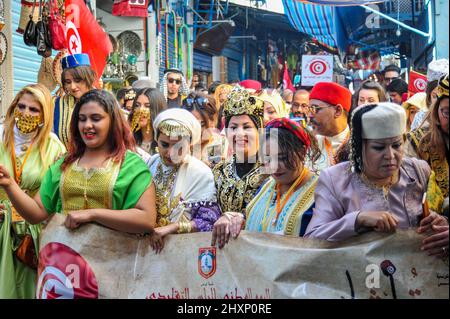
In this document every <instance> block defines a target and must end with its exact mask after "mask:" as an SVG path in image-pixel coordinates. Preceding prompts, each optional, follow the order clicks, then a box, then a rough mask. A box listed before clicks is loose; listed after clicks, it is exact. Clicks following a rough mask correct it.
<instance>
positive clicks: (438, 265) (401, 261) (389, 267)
mask: <svg viewBox="0 0 450 319" xmlns="http://www.w3.org/2000/svg"><path fill="white" fill-rule="evenodd" d="M64 219H65V217H64V216H61V215H55V216H54V217H53V218H52V219H51V221H50V222H49V224H48V225H47V226H46V228H45V229H44V231H43V233H42V237H41V243H40V246H41V248H40V254H39V257H40V261H39V269H38V278H39V279H38V287H37V297H38V298H84V297H90V298H147V299H197V298H200V299H212V298H214V299H215V298H220V299H269V298H336V299H349V298H358V299H359V298H375V299H377V298H381V299H393V298H399V299H400V298H410V299H411V298H446V299H448V298H449V290H448V284H449V281H448V274H449V268H448V258H447V259H446V260H441V259H437V258H435V257H429V256H427V255H426V253H424V252H421V251H420V246H421V241H422V240H423V236H421V235H418V234H417V233H416V232H415V231H414V230H402V231H397V233H395V234H390V235H384V234H379V233H369V234H365V235H362V236H359V237H357V238H354V239H352V240H349V241H346V242H342V243H339V244H336V243H329V242H325V241H320V240H311V239H304V238H297V237H287V236H281V235H275V234H268V233H250V232H245V231H243V232H242V233H241V234H240V236H239V237H238V239H236V240H230V242H229V244H228V245H226V246H225V248H223V249H221V250H219V249H218V248H215V247H210V246H209V245H210V242H211V233H193V234H180V235H171V236H168V238H167V239H166V244H165V247H164V250H163V251H162V253H160V254H158V255H156V254H155V253H154V252H153V250H152V248H151V246H150V245H149V242H148V239H147V238H142V237H141V238H139V237H138V236H134V235H129V234H125V233H121V232H118V231H113V230H110V229H107V228H105V227H101V226H98V225H95V224H87V225H84V226H82V227H81V228H79V229H77V230H75V231H70V230H68V229H66V228H65V227H64Z"/></svg>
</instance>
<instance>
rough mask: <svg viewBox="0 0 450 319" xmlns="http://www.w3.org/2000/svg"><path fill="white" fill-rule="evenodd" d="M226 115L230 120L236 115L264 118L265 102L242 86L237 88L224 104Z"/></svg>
mask: <svg viewBox="0 0 450 319" xmlns="http://www.w3.org/2000/svg"><path fill="white" fill-rule="evenodd" d="M223 111H224V115H225V117H227V118H229V117H231V116H235V115H252V116H256V117H260V118H263V117H264V102H263V101H261V100H258V99H257V98H255V97H253V96H251V95H250V93H249V92H248V91H246V90H244V89H243V88H242V87H240V86H236V87H235V88H234V89H233V90H231V92H230V93H229V94H228V96H227V100H226V101H225V102H224V109H223Z"/></svg>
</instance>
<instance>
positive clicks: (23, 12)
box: [16, 0, 39, 34]
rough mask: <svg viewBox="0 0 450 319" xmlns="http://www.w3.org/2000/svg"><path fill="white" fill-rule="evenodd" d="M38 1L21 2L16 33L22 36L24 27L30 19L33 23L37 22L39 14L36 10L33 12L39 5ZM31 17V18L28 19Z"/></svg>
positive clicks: (26, 0)
mask: <svg viewBox="0 0 450 319" xmlns="http://www.w3.org/2000/svg"><path fill="white" fill-rule="evenodd" d="M37 2H38V0H22V1H21V5H22V7H21V9H20V18H19V26H18V28H17V30H16V32H18V33H20V34H22V33H23V32H24V30H25V27H26V26H27V24H28V21H29V20H30V19H31V20H33V21H34V22H37V21H38V19H39V12H38V11H37V10H33V8H34V7H36V5H39V4H38V3H37ZM30 15H31V18H30Z"/></svg>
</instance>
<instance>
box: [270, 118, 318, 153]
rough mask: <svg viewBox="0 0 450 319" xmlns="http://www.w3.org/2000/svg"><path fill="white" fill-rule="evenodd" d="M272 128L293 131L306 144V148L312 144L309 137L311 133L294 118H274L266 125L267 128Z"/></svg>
mask: <svg viewBox="0 0 450 319" xmlns="http://www.w3.org/2000/svg"><path fill="white" fill-rule="evenodd" d="M271 128H284V129H286V130H288V131H290V132H292V133H293V134H294V135H295V136H297V138H298V139H299V140H300V141H302V143H303V144H304V145H305V146H306V149H308V148H309V146H310V145H311V139H310V138H309V135H308V134H307V133H306V132H305V130H304V129H303V127H301V126H300V124H298V123H297V122H295V121H293V120H290V119H288V118H285V117H282V118H279V119H274V120H272V121H270V122H269V123H267V125H266V129H271Z"/></svg>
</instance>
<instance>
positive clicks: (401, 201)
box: [305, 158, 431, 241]
mask: <svg viewBox="0 0 450 319" xmlns="http://www.w3.org/2000/svg"><path fill="white" fill-rule="evenodd" d="M430 173H431V171H430V167H429V166H428V164H427V163H426V162H425V161H422V160H417V159H415V158H404V159H403V163H402V165H401V167H400V180H399V182H398V183H397V184H395V185H393V186H392V187H391V189H390V192H389V195H388V198H387V200H385V198H384V196H383V191H382V190H381V189H375V188H372V187H370V186H368V185H366V184H365V183H364V182H363V181H362V180H361V178H360V177H359V176H358V174H356V173H352V172H351V171H350V163H349V162H344V163H340V164H338V165H335V166H333V167H330V168H328V169H325V170H323V171H322V172H321V173H320V178H319V182H318V184H317V186H316V192H315V203H316V207H315V209H314V213H313V217H312V219H311V222H310V223H309V225H308V228H307V229H306V233H305V237H311V238H320V239H325V240H329V241H339V240H344V239H347V238H349V237H351V236H355V235H358V232H356V231H355V222H356V217H357V216H358V214H359V212H361V211H388V212H390V213H392V214H393V215H395V216H396V217H398V219H399V224H398V227H399V228H409V227H416V226H417V224H418V217H419V216H420V215H421V214H422V197H423V194H424V192H425V191H426V187H427V181H428V178H429V176H430Z"/></svg>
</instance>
